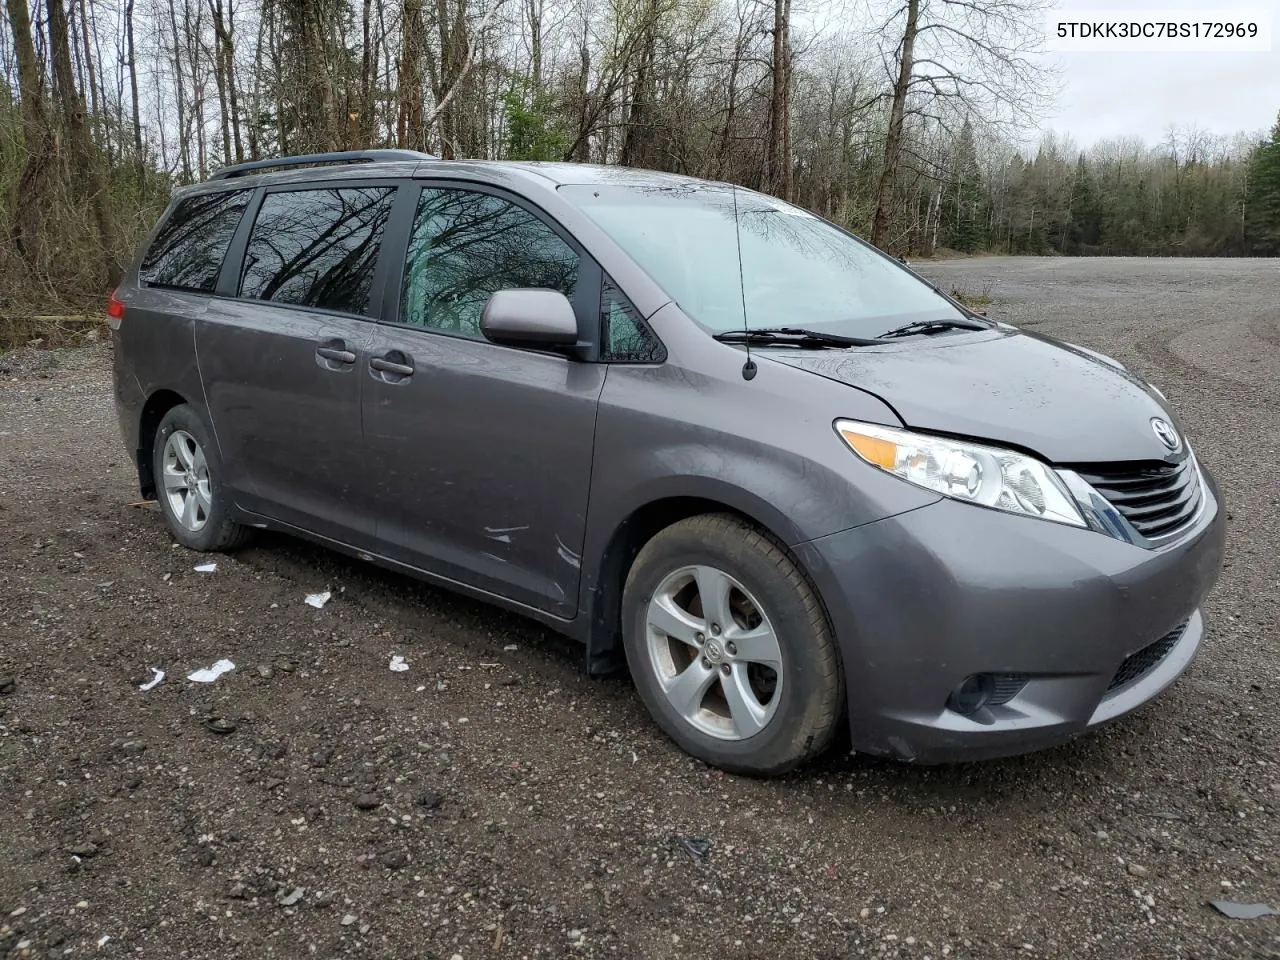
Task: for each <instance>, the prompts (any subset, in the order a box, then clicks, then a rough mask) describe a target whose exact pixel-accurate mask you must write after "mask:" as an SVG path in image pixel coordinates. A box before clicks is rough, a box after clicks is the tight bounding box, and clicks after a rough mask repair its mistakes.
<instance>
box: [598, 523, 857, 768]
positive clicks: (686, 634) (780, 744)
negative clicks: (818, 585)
mask: <svg viewBox="0 0 1280 960" xmlns="http://www.w3.org/2000/svg"><path fill="white" fill-rule="evenodd" d="M704 594H705V595H706V596H705V600H704ZM622 616H623V642H624V645H625V647H626V653H627V662H628V664H629V665H630V668H631V675H632V678H633V679H634V681H635V684H636V689H637V690H638V691H639V693H640V698H641V699H642V700H643V701H644V703H645V706H646V707H648V708H649V712H650V713H651V714H652V715H653V718H654V720H655V721H656V722H657V724H658V726H660V727H661V728H662V729H663V731H664V732H665V733H666V734H667V735H668V736H669V737H670V738H671V739H672V740H674V741H675V742H676V743H677V744H678V745H679V746H680V747H681V748H682V749H684V750H685V751H686V752H688V753H690V754H692V755H693V756H695V757H697V758H698V759H700V760H703V761H705V762H706V763H709V764H711V765H713V766H716V767H721V768H723V769H725V770H728V771H731V772H734V773H744V774H749V775H753V776H773V775H776V774H780V773H784V772H785V771H787V770H790V769H792V768H793V767H795V766H797V765H798V764H801V763H803V762H805V761H806V760H809V759H811V758H812V757H814V756H816V755H817V754H819V753H821V752H822V751H823V750H824V749H825V748H826V747H827V746H828V745H829V744H830V742H831V740H832V737H833V735H834V734H835V732H836V730H837V728H838V726H839V723H840V719H841V716H842V714H843V705H844V677H843V673H842V670H841V665H840V657H839V654H838V652H837V650H836V646H835V642H834V639H833V637H832V635H831V628H830V626H829V625H828V623H827V618H826V613H825V611H824V610H823V608H822V604H821V602H820V601H819V599H818V596H817V594H816V593H815V592H814V590H813V588H812V586H810V584H809V582H808V580H807V579H806V578H805V576H804V574H803V573H802V572H801V570H800V569H799V567H797V566H796V564H795V562H794V561H793V560H792V559H791V557H790V555H789V554H788V553H787V550H786V548H785V547H784V546H783V545H782V544H781V543H779V542H778V541H776V540H775V539H773V538H772V537H771V536H769V535H768V534H766V533H763V532H761V531H759V530H757V529H756V528H754V527H752V526H750V525H749V524H748V523H746V522H744V521H743V520H741V519H740V518H738V517H736V516H734V515H732V514H704V515H701V516H696V517H691V518H689V519H686V520H681V521H679V522H678V523H674V524H672V525H671V526H669V527H667V528H666V529H665V530H662V531H661V532H659V533H658V534H657V535H655V536H654V537H653V538H652V539H651V540H650V541H649V542H648V543H647V544H645V546H644V548H643V549H642V550H641V551H640V553H639V555H638V556H637V557H636V560H635V563H634V564H633V565H632V567H631V570H630V572H629V574H628V576H627V583H626V586H625V588H624V590H623V597H622Z"/></svg>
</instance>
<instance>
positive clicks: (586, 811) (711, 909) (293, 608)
mask: <svg viewBox="0 0 1280 960" xmlns="http://www.w3.org/2000/svg"><path fill="white" fill-rule="evenodd" d="M920 269H921V271H922V272H924V273H926V274H928V275H930V276H933V277H936V278H937V279H938V280H939V282H940V283H942V284H944V285H948V286H955V287H957V288H960V289H964V290H967V291H969V292H982V290H983V289H984V288H986V289H987V292H989V293H990V294H991V295H993V296H994V297H995V300H994V302H993V303H992V306H991V308H990V310H991V313H992V315H993V316H998V317H1001V318H1006V319H1010V320H1013V321H1015V322H1020V323H1024V324H1026V325H1028V326H1030V327H1032V328H1034V329H1037V330H1043V331H1048V332H1051V333H1053V334H1056V335H1059V336H1062V337H1064V338H1066V339H1069V340H1072V341H1075V342H1077V343H1080V344H1083V345H1085V346H1089V347H1093V348H1097V349H1101V350H1104V351H1107V352H1109V353H1112V354H1113V355H1115V356H1117V357H1118V358H1120V359H1121V360H1123V361H1125V362H1126V363H1128V364H1130V365H1131V366H1132V367H1133V368H1134V369H1135V370H1137V371H1138V372H1139V373H1141V374H1143V375H1144V376H1147V377H1149V378H1150V379H1151V380H1153V381H1154V382H1155V383H1156V384H1157V385H1159V386H1161V387H1162V388H1163V389H1164V390H1165V392H1166V393H1167V394H1168V395H1169V397H1170V399H1171V400H1172V401H1173V403H1174V404H1175V405H1176V406H1177V407H1178V409H1179V410H1180V411H1181V413H1182V415H1183V416H1184V418H1185V421H1186V424H1187V426H1188V429H1189V432H1190V435H1191V439H1192V442H1193V443H1194V444H1195V446H1196V449H1197V451H1198V452H1199V454H1200V456H1201V458H1202V459H1203V461H1204V462H1205V463H1206V464H1208V466H1209V467H1210V468H1211V469H1212V470H1213V471H1214V472H1215V473H1216V475H1217V476H1218V478H1219V480H1220V482H1221V485H1222V487H1223V490H1224V492H1225V496H1226V500H1227V503H1228V506H1229V510H1230V525H1229V529H1230V547H1229V559H1228V568H1227V570H1226V572H1225V574H1224V578H1223V580H1222V582H1221V585H1220V586H1219V587H1218V589H1217V591H1216V592H1215V594H1214V595H1213V597H1212V598H1211V599H1210V601H1209V604H1208V609H1207V618H1208V622H1209V634H1208V638H1207V641H1206V646H1205V648H1204V650H1203V652H1202V654H1201V656H1200V657H1199V659H1198V661H1197V662H1196V663H1195V664H1194V666H1193V667H1192V669H1191V671H1190V672H1189V674H1188V675H1187V676H1186V677H1185V678H1184V679H1182V680H1181V681H1180V682H1179V683H1178V684H1176V685H1175V687H1174V688H1173V689H1172V690H1171V691H1170V692H1169V693H1168V694H1167V695H1166V696H1165V697H1164V698H1163V699H1162V700H1161V701H1160V702H1159V703H1158V704H1156V705H1154V706H1152V707H1150V708H1148V709H1146V710H1144V711H1141V712H1140V713H1139V714H1138V715H1136V716H1134V717H1131V718H1129V719H1127V720H1125V721H1123V722H1121V723H1119V724H1116V725H1114V726H1112V727H1110V728H1108V729H1106V730H1104V731H1102V732H1100V733H1098V734H1096V735H1093V736H1090V737H1087V738H1084V739H1082V740H1079V741H1077V742H1075V743H1073V744H1070V745H1068V746H1066V747H1063V748H1061V749H1057V750H1053V751H1049V752H1046V753H1042V754H1039V755H1035V756H1031V757H1023V758H1018V759H1013V760H1007V761H999V762H990V763H983V764H973V765H963V766H951V767H941V768H917V767H911V766H907V765H902V764H896V763H892V762H888V761H872V760H867V759H863V758H856V757H845V756H832V757H829V758H827V759H826V760H824V761H822V762H821V763H819V764H818V765H816V766H814V767H810V768H808V769H806V770H804V771H802V772H800V773H797V774H795V775H792V776H790V777H788V778H785V779H782V780H779V781H773V782H758V781H752V780H747V779H740V778H735V777H731V776H726V775H723V774H720V773H718V772H717V771H714V770H710V769H708V768H706V767H704V766H702V765H700V764H698V763H696V762H694V761H692V760H690V759H688V758H686V757H685V756H683V755H682V754H680V753H679V752H678V751H677V750H676V749H675V748H674V747H673V746H672V745H671V744H670V743H668V742H667V741H666V740H664V739H663V738H662V737H661V736H660V735H659V734H658V733H657V732H656V730H655V728H654V727H653V726H652V725H651V724H650V723H649V721H648V720H647V719H646V717H645V714H644V711H643V708H642V707H641V705H640V703H639V701H638V700H637V698H636V696H635V695H634V693H633V691H632V690H631V688H630V687H629V685H628V684H626V683H624V682H620V681H590V680H588V679H586V677H585V676H584V674H583V671H582V664H581V658H580V655H579V653H578V652H577V651H575V650H574V649H573V648H572V646H571V645H570V644H568V643H567V642H565V641H562V640H559V639H557V638H555V637H554V636H552V635H550V634H548V633H546V632H545V631H543V630H541V629H539V628H537V627H535V626H533V625H531V624H530V623H528V622H526V621H523V620H521V619H519V618H516V617H513V616H508V615H505V614H502V613H497V612H494V611H493V610H490V609H488V608H486V607H484V606H481V605H479V604H476V603H472V602H469V601H463V600H459V599H456V598H453V597H450V596H448V595H446V594H443V593H440V592H438V591H435V590H432V589H429V588H426V587H423V586H421V585H419V584H416V583H414V582H411V581H409V580H407V579H405V578H403V577H400V576H396V575H392V574H388V573H385V572H382V571H380V570H378V569H376V568H373V567H371V566H368V565H364V564H361V563H358V562H355V561H350V560H347V559H344V558H342V557H338V556H336V555H333V554H330V553H328V552H325V551H323V550H320V549H318V548H313V547H311V546H308V545H305V544H301V543H298V542H295V541H291V540H288V539H285V538H281V537H263V538H261V539H260V540H258V541H257V542H256V544H255V545H254V546H252V547H251V548H249V549H246V550H244V551H243V552H241V553H239V554H237V555H235V556H233V557H218V558H216V562H217V570H216V571H215V572H213V573H207V574H202V573H197V572H196V571H195V570H194V569H193V568H194V566H195V565H196V564H198V563H200V562H202V561H203V560H205V559H206V558H205V557H202V556H197V555H194V554H191V553H188V552H186V551H185V550H182V549H179V548H177V547H175V546H173V545H172V544H171V542H170V540H169V537H168V536H167V535H166V533H165V530H164V528H163V525H162V522H161V518H160V517H159V515H158V514H156V513H155V512H154V510H153V509H150V508H147V507H145V506H137V505H135V504H134V501H135V500H136V490H135V488H134V485H133V475H132V471H131V470H130V468H129V465H128V462H127V459H126V457H125V456H124V452H123V450H122V449H121V444H120V441H119V439H118V434H117V428H116V423H115V418H114V413H113V411H112V408H111V391H110V380H109V374H108V362H109V360H108V357H107V354H106V352H105V349H103V348H91V349H85V350H78V351H65V352H60V353H57V354H48V353H43V354H35V353H20V354H16V355H14V354H11V355H8V356H5V357H0V956H14V957H22V956H37V957H44V956H65V955H74V956H85V955H89V954H92V955H94V956H102V957H112V956H117V957H122V956H125V955H137V956H143V957H156V958H177V957H190V958H204V957H208V958H231V957H245V958H255V960H257V958H262V957H307V956H319V957H348V956H349V957H377V958H391V957H396V958H401V957H422V958H427V957H441V958H445V960H450V958H453V957H462V958H464V960H472V958H479V957H489V956H496V957H533V956H579V957H607V956H618V957H628V958H633V957H634V958H647V957H686V956H687V957H707V958H738V957H767V958H780V957H797V958H799V957H803V958H831V960H834V958H844V957H851V956H864V955H865V956H891V957H913V958H924V957H930V958H934V960H937V958H940V957H972V958H988V957H1010V956H1019V957H1077V956H1079V957H1099V958H1131V957H1132V958H1137V957H1142V958H1148V957H1150V958H1169V957H1178V958H1184V957H1185V958H1192V957H1196V958H1207V957H1251V958H1252V957H1280V918H1276V917H1270V918H1264V919H1260V920H1251V921H1243V920H1228V919H1226V918H1224V917H1220V916H1218V915H1217V914H1215V913H1214V912H1213V911H1212V910H1211V909H1210V908H1209V907H1208V906H1207V905H1206V902H1207V901H1208V900H1210V899H1215V898H1230V899H1233V900H1241V901H1246V902H1253V901H1263V902H1269V903H1271V904H1272V905H1275V906H1277V907H1280V865H1278V864H1277V860H1276V857H1277V852H1278V851H1280V844H1278V843H1277V839H1278V838H1280V823H1278V822H1277V812H1278V811H1280V768H1278V767H1277V762H1278V761H1280V722H1278V721H1277V702H1278V699H1280V697H1278V694H1280V645H1278V644H1277V639H1276V637H1277V619H1278V612H1280V601H1278V600H1277V597H1280V591H1278V590H1277V587H1280V564H1277V561H1276V548H1277V544H1278V543H1280V520H1278V515H1280V511H1278V509H1277V508H1278V504H1280V493H1278V486H1277V483H1276V480H1275V475H1274V473H1273V472H1271V471H1272V470H1273V469H1274V465H1275V463H1276V462H1277V460H1280V422H1278V421H1277V418H1276V413H1277V405H1278V403H1280V262H1278V261H1270V262H1266V261H1256V260H1255V261H1195V260H1189V261H1188V260H1178V261H1173V260H1033V259H980V260H968V261H962V262H961V261H957V262H949V263H937V264H926V265H922V266H921V267H920ZM324 589H331V590H332V591H333V594H334V598H333V599H332V600H331V601H330V602H329V603H328V605H327V606H325V607H324V608H323V609H319V610H317V609H313V608H311V607H309V606H306V605H305V604H304V603H303V598H304V596H305V595H306V594H307V593H310V592H313V591H317V590H324ZM394 655H400V656H403V657H404V658H405V660H406V661H407V662H408V664H409V669H408V670H406V671H402V672H393V671H391V670H389V669H388V665H389V663H390V660H391V657H392V656H394ZM223 657H227V658H230V659H232V660H233V661H234V662H235V665H236V667H235V670H234V671H233V672H231V673H229V674H226V675H224V676H223V677H221V678H220V679H219V680H217V681H216V682H214V683H212V684H208V685H199V684H193V683H189V682H187V681H186V680H185V679H184V678H185V676H186V674H187V673H189V672H190V671H192V670H193V669H196V668H198V667H207V666H209V665H211V664H213V663H214V662H215V661H217V660H218V659H220V658H223ZM153 666H154V667H161V668H163V669H164V670H165V671H167V674H168V676H167V677H166V679H165V680H164V681H163V682H162V683H160V684H159V685H158V686H157V687H155V688H154V689H152V690H150V691H147V692H142V691H140V690H139V689H138V687H139V685H140V684H141V683H143V682H144V681H146V680H148V679H149V678H150V677H151V676H152V674H151V671H150V669H149V668H151V667H153ZM680 837H695V838H701V839H705V840H706V841H708V843H709V850H708V852H706V854H705V856H698V855H697V853H696V851H697V850H699V849H700V848H699V847H698V846H697V845H696V844H694V845H692V847H693V848H694V851H695V852H689V851H687V850H686V849H685V848H684V847H682V846H681V844H680V841H679V838H680ZM108 938H109V939H108Z"/></svg>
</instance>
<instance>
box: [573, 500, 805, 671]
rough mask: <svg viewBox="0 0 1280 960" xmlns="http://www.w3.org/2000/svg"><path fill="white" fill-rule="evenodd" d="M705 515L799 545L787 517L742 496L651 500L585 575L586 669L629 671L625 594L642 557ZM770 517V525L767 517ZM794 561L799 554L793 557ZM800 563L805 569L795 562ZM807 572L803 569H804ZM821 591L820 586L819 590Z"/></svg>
mask: <svg viewBox="0 0 1280 960" xmlns="http://www.w3.org/2000/svg"><path fill="white" fill-rule="evenodd" d="M706 513H727V514H731V515H733V516H736V517H738V518H740V519H741V520H743V521H744V522H746V523H747V524H749V525H751V526H752V527H755V528H756V529H758V530H760V531H761V532H763V533H766V534H768V535H769V536H771V537H772V538H773V539H774V540H776V541H778V542H779V543H780V544H782V545H783V546H784V547H785V546H788V545H789V544H791V543H793V542H795V541H794V540H792V539H790V536H789V535H790V534H794V532H795V531H794V530H792V529H791V525H790V524H789V523H788V522H786V520H785V518H784V517H782V516H781V515H779V514H775V513H774V511H772V510H767V509H763V510H762V509H759V508H758V507H757V506H755V505H752V504H744V503H743V502H742V500H741V498H740V497H734V496H724V495H723V493H722V492H719V491H717V492H711V491H707V492H700V493H698V494H670V495H665V496H659V497H656V498H654V499H651V500H648V501H647V502H644V503H642V504H640V505H638V506H636V507H635V508H633V509H632V510H631V511H630V512H629V513H627V514H626V515H625V516H624V517H622V519H621V520H619V521H618V522H616V523H614V524H613V525H612V530H611V531H610V533H609V535H608V536H607V538H604V540H605V542H604V543H603V545H602V547H601V549H600V550H599V551H598V553H597V554H596V555H595V560H594V562H593V563H592V564H591V566H590V567H589V568H588V569H589V570H590V571H591V573H590V574H589V575H588V576H584V577H583V582H582V587H581V589H582V596H583V602H582V604H581V609H582V610H583V611H584V612H585V613H586V614H587V629H586V631H585V634H586V636H585V641H586V647H587V651H586V652H587V671H588V673H589V674H591V675H593V676H600V675H604V674H609V673H614V672H616V671H618V670H620V669H625V664H626V658H625V654H624V653H623V648H622V590H623V587H624V585H625V584H626V581H627V574H628V573H629V571H630V570H631V565H632V564H633V563H634V562H635V558H636V556H637V554H639V553H640V551H641V549H642V548H643V547H644V545H645V544H646V543H648V542H649V540H651V539H652V538H653V537H654V535H656V534H657V533H658V532H659V531H661V530H664V529H666V528H667V527H669V526H671V525H672V524H673V523H678V522H679V521H681V520H685V519H688V518H689V517H694V516H699V515H701V514H706ZM765 516H767V517H769V518H770V520H771V521H772V522H767V521H765V520H763V519H761V518H762V517H765ZM793 558H794V555H793ZM796 563H797V565H800V562H799V560H798V559H796ZM802 569H803V567H802ZM815 589H816V588H815Z"/></svg>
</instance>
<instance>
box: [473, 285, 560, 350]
mask: <svg viewBox="0 0 1280 960" xmlns="http://www.w3.org/2000/svg"><path fill="white" fill-rule="evenodd" d="M480 332H481V333H482V334H484V337H485V339H486V340H488V341H489V342H491V343H499V344H503V345H504V346H509V347H572V346H573V345H574V344H576V343H577V342H578V318H577V317H576V316H575V315H574V312H573V304H571V303H570V302H569V298H568V297H566V296H565V295H564V294H563V293H561V292H560V291H558V290H543V289H538V288H532V287H531V288H526V289H520V290H499V291H498V292H497V293H494V294H491V295H490V297H489V300H488V302H486V303H485V305H484V312H483V313H482V314H481V315H480Z"/></svg>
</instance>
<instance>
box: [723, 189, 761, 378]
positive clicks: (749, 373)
mask: <svg viewBox="0 0 1280 960" xmlns="http://www.w3.org/2000/svg"><path fill="white" fill-rule="evenodd" d="M729 186H730V188H731V189H732V190H733V238H734V240H735V241H736V242H737V245H738V289H739V290H740V291H741V292H742V332H743V334H746V333H747V331H748V330H750V329H751V328H750V327H749V326H747V281H746V280H745V279H744V278H743V273H742V221H741V220H740V219H739V218H738V186H737V184H733V183H731V184H729ZM743 344H744V346H746V348H747V362H746V363H744V364H743V365H742V379H743V380H754V379H755V376H756V369H757V368H756V362H755V361H754V360H752V359H751V339H750V338H749V337H746V336H744V337H743Z"/></svg>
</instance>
